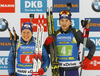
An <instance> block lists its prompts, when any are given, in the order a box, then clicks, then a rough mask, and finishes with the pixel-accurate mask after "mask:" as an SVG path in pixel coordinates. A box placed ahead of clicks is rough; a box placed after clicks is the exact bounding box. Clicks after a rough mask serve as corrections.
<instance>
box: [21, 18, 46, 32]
mask: <svg viewBox="0 0 100 76" xmlns="http://www.w3.org/2000/svg"><path fill="white" fill-rule="evenodd" d="M24 22H30V18H21V24H20V25H21V27H22V24H23V23H24ZM32 23H33V32H37V26H40V28H41V26H43V27H44V32H47V19H46V18H44V19H42V18H40V19H39V18H34V19H32Z"/></svg>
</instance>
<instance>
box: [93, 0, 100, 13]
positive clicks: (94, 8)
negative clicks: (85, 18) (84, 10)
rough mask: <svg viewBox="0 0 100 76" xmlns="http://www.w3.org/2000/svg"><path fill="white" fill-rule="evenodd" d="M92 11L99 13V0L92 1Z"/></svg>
mask: <svg viewBox="0 0 100 76" xmlns="http://www.w3.org/2000/svg"><path fill="white" fill-rule="evenodd" d="M92 9H93V10H94V11H95V12H100V0H94V1H93V2H92Z"/></svg>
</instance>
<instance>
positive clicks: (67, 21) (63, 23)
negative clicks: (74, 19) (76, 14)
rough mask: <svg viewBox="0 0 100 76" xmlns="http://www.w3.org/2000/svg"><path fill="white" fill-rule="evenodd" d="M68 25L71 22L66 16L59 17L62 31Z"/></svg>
mask: <svg viewBox="0 0 100 76" xmlns="http://www.w3.org/2000/svg"><path fill="white" fill-rule="evenodd" d="M70 25H71V22H70V20H69V19H66V18H62V19H60V26H61V28H62V30H63V31H67V30H68V29H69V26H70Z"/></svg>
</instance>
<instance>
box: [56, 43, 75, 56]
mask: <svg viewBox="0 0 100 76" xmlns="http://www.w3.org/2000/svg"><path fill="white" fill-rule="evenodd" d="M72 47H73V46H72V45H58V46H57V51H58V56H71V55H72Z"/></svg>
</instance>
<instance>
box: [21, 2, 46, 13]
mask: <svg viewBox="0 0 100 76" xmlns="http://www.w3.org/2000/svg"><path fill="white" fill-rule="evenodd" d="M46 7H47V0H21V13H43V12H46Z"/></svg>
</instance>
